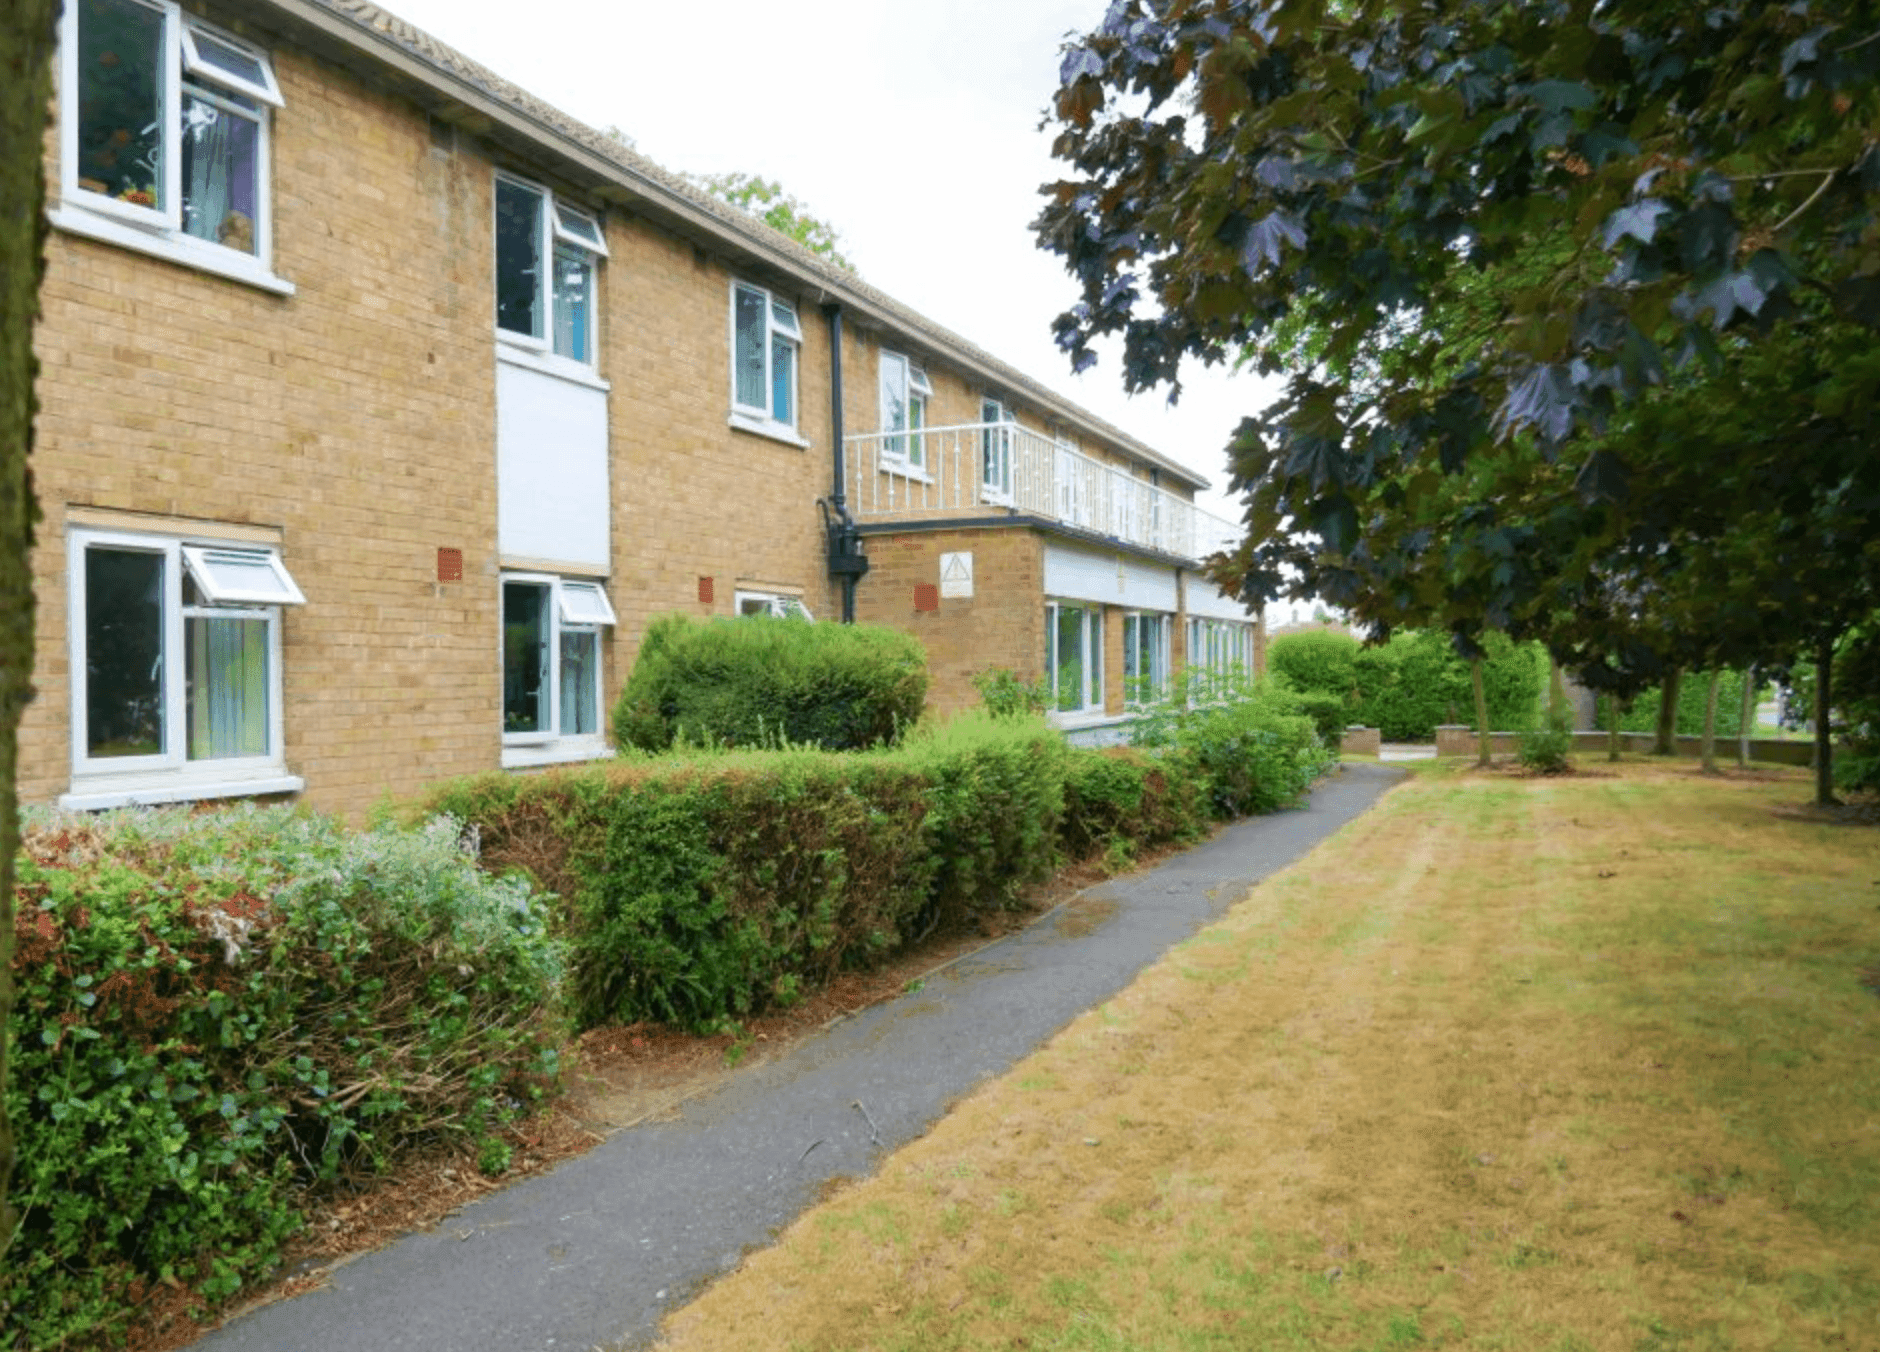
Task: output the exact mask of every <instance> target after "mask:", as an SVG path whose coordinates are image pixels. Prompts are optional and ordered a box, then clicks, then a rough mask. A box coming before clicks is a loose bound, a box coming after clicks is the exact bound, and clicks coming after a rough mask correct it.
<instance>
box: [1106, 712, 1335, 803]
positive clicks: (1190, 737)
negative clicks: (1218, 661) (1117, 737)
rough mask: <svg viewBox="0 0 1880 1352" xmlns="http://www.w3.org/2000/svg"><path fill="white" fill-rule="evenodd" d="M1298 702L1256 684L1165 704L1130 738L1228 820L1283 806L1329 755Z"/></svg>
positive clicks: (1139, 724) (1133, 730) (1135, 727)
mask: <svg viewBox="0 0 1880 1352" xmlns="http://www.w3.org/2000/svg"><path fill="white" fill-rule="evenodd" d="M1299 703H1300V701H1299V700H1298V698H1297V696H1295V695H1294V694H1293V693H1292V692H1290V691H1287V690H1286V689H1284V687H1281V686H1277V685H1262V686H1256V687H1254V688H1252V689H1251V690H1246V691H1242V692H1240V693H1239V694H1238V695H1237V696H1236V697H1234V698H1232V699H1228V700H1225V701H1223V702H1221V703H1218V704H1204V705H1198V706H1195V707H1185V706H1183V705H1181V704H1179V703H1171V704H1169V705H1165V706H1163V707H1161V708H1159V709H1157V710H1155V711H1154V712H1153V713H1151V714H1150V715H1148V716H1146V717H1143V718H1140V719H1138V720H1137V721H1136V722H1135V724H1134V725H1133V726H1132V728H1131V735H1132V738H1133V740H1134V741H1135V744H1136V745H1137V746H1140V747H1144V748H1147V749H1150V750H1153V751H1154V752H1156V753H1157V754H1158V755H1159V756H1160V757H1161V759H1162V762H1163V764H1164V765H1165V766H1166V767H1167V768H1168V770H1169V771H1170V773H1172V774H1175V775H1177V776H1180V777H1182V778H1185V779H1188V780H1190V781H1191V782H1192V783H1193V784H1194V786H1195V789H1196V791H1197V792H1198V793H1199V794H1200V795H1201V801H1202V802H1203V804H1205V807H1206V810H1207V812H1208V814H1209V815H1210V816H1212V817H1213V818H1215V819H1216V820H1218V821H1229V820H1232V819H1233V818H1235V817H1244V816H1250V815H1252V814H1255V813H1261V812H1275V811H1277V810H1279V809H1280V808H1282V807H1286V806H1288V805H1290V804H1291V803H1293V802H1295V801H1296V800H1297V799H1298V797H1299V795H1300V794H1302V793H1304V792H1305V791H1306V789H1307V788H1308V787H1310V785H1311V783H1312V781H1313V780H1314V779H1315V778H1317V777H1318V775H1319V774H1320V773H1321V772H1322V771H1323V770H1324V769H1325V767H1326V766H1328V765H1329V764H1330V763H1331V762H1332V760H1333V759H1334V756H1333V754H1332V752H1331V751H1330V749H1329V748H1328V747H1327V746H1326V745H1325V742H1324V741H1323V740H1322V738H1321V737H1320V735H1319V732H1318V729H1317V728H1316V727H1314V725H1313V721H1312V719H1311V718H1309V717H1307V716H1305V715H1304V714H1302V713H1298V712H1295V710H1296V709H1297V707H1298V705H1299Z"/></svg>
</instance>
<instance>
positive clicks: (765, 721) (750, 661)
mask: <svg viewBox="0 0 1880 1352" xmlns="http://www.w3.org/2000/svg"><path fill="white" fill-rule="evenodd" d="M926 699H927V657H926V653H925V651H924V650H923V649H922V648H921V646H920V643H919V641H918V640H917V639H914V638H912V637H910V636H909V635H907V634H903V633H900V632H898V631H896V630H892V629H886V628H882V627H879V626H875V625H860V624H812V623H809V622H807V621H804V620H800V619H768V618H742V619H735V620H734V619H713V620H703V621H701V620H695V619H692V618H690V617H687V616H684V615H667V616H663V617H662V618H660V619H657V620H655V621H654V622H653V623H652V624H651V625H650V626H648V628H647V631H646V637H645V638H644V639H643V640H642V641H641V644H640V654H639V657H638V659H637V660H636V661H635V662H634V664H633V671H632V674H631V675H630V676H629V677H628V679H627V683H626V688H625V689H624V690H622V691H621V693H620V698H619V700H618V701H617V702H616V704H615V706H614V735H615V737H617V738H618V739H619V740H620V741H621V742H623V743H625V744H626V745H629V746H635V747H639V748H640V749H642V750H646V751H665V750H668V749H669V748H671V747H672V746H673V745H674V744H675V743H682V744H683V743H692V744H702V745H707V746H726V747H763V746H772V747H775V746H785V745H799V746H817V747H823V748H826V749H832V750H835V749H848V748H861V747H871V746H883V745H887V744H889V743H892V742H894V741H896V740H897V739H898V738H899V737H900V735H901V733H902V731H903V730H904V729H906V728H911V727H912V726H913V725H914V724H915V723H916V722H917V721H919V719H920V713H921V709H922V707H923V706H924V704H925V703H926Z"/></svg>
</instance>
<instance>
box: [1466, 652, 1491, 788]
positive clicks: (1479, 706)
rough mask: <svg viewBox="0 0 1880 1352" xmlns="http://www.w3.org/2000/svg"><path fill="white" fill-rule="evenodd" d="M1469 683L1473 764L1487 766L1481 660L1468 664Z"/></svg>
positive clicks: (1486, 732)
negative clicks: (1472, 692)
mask: <svg viewBox="0 0 1880 1352" xmlns="http://www.w3.org/2000/svg"><path fill="white" fill-rule="evenodd" d="M1469 683H1470V684H1471V685H1473V686H1474V687H1475V733H1476V738H1475V745H1476V753H1475V763H1476V764H1477V765H1487V764H1488V762H1489V754H1488V745H1489V743H1488V691H1487V688H1486V687H1485V686H1484V685H1483V684H1482V659H1481V658H1479V657H1478V658H1476V659H1475V660H1474V661H1473V662H1471V663H1469Z"/></svg>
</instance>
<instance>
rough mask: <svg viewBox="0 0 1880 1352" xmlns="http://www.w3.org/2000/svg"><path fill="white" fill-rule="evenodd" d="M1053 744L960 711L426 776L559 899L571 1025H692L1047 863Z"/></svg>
mask: <svg viewBox="0 0 1880 1352" xmlns="http://www.w3.org/2000/svg"><path fill="white" fill-rule="evenodd" d="M1064 756H1065V748H1064V746H1063V743H1062V741H1061V739H1059V738H1058V737H1057V735H1056V734H1055V733H1051V732H1049V731H1048V730H1046V729H1045V728H1044V726H1043V725H1042V724H1041V723H1032V724H1028V723H1024V722H1016V721H1009V720H1008V721H995V720H992V719H989V718H984V717H981V718H963V719H959V720H956V721H955V722H954V723H952V724H949V725H948V726H946V727H945V728H942V729H938V730H934V731H928V732H923V733H922V734H921V735H919V736H917V737H915V738H912V739H910V740H909V742H908V743H907V744H906V745H905V746H903V747H899V748H895V749H892V750H883V751H876V752H872V753H865V754H860V755H855V754H848V755H840V754H834V753H828V752H818V751H811V750H803V749H797V750H791V751H783V752H763V753H755V752H751V753H734V754H726V755H693V756H690V757H684V758H670V759H665V760H654V761H643V762H638V763H629V764H625V765H621V766H616V767H606V768H584V769H580V770H570V771H564V772H560V773H555V774H549V775H543V776H531V777H515V776H502V775H488V776H480V777H478V778H475V779H469V780H462V781H458V782H457V783H454V784H449V785H445V786H443V787H442V788H441V789H439V790H438V791H437V792H436V793H435V794H434V795H432V796H431V798H430V799H429V800H428V802H427V805H426V809H425V810H426V811H444V812H448V813H451V814H453V815H456V816H459V817H461V818H463V819H464V820H466V821H470V822H473V823H475V824H476V825H477V827H478V829H479V831H480V833H481V838H482V843H483V857H484V860H485V862H486V863H487V864H489V865H490V866H493V867H499V868H500V867H516V868H520V869H523V870H526V871H527V872H528V874H529V875H530V876H531V877H532V878H534V879H535V880H536V881H537V882H539V883H540V884H541V885H542V886H543V887H545V888H548V889H550V890H551V891H553V892H555V893H556V894H558V895H559V896H560V897H561V898H562V923H563V925H564V926H565V929H566V932H567V934H568V937H569V939H570V941H571V952H572V959H571V963H572V978H571V989H572V994H573V996H574V1009H575V1014H576V1017H577V1018H578V1020H579V1021H580V1022H581V1023H583V1024H586V1025H593V1024H598V1023H603V1022H608V1021H612V1020H623V1021H632V1020H635V1019H649V1018H650V1019H661V1020H666V1021H670V1022H673V1023H677V1024H680V1025H682V1026H685V1027H688V1028H709V1027H714V1026H718V1025H720V1024H721V1023H722V1022H723V1021H725V1020H729V1019H736V1018H739V1017H742V1016H743V1015H745V1014H749V1013H752V1012H755V1011H757V1010H760V1009H762V1008H764V1007H765V1006H766V1005H769V1004H771V1003H773V1002H776V1001H784V1002H788V1001H789V1000H791V999H794V998H795V997H796V995H797V994H798V993H800V992H802V991H804V990H806V989H808V988H811V987H813V986H816V985H819V984H821V983H822V982H824V981H826V980H827V979H828V978H829V977H830V976H831V975H833V974H834V973H835V972H836V971H837V970H838V969H840V968H841V967H843V966H844V965H848V964H855V965H860V964H866V963H868V962H870V961H874V960H876V959H878V958H879V957H881V956H882V955H884V954H886V953H888V952H890V951H892V950H893V949H895V948H897V947H899V946H901V945H902V944H904V943H906V942H908V941H910V940H912V939H915V938H918V937H920V936H922V935H923V934H925V933H926V932H928V931H930V930H932V929H934V928H936V927H937V926H940V925H943V924H950V925H959V924H962V923H965V922H967V921H968V920H970V919H972V918H974V917H975V916H977V915H978V914H979V913H981V912H984V911H988V910H996V909H1000V908H1002V907H1004V906H1007V905H1009V904H1010V902H1011V901H1012V899H1013V898H1014V897H1015V896H1016V894H1017V890H1018V889H1019V888H1020V887H1021V886H1023V885H1024V884H1025V883H1028V882H1031V881H1034V880H1036V879H1038V878H1041V877H1043V876H1045V875H1046V874H1047V873H1048V872H1049V870H1050V869H1051V867H1052V864H1053V861H1054V846H1055V840H1056V830H1057V823H1058V818H1059V815H1060V813H1061V811H1062V808H1063V784H1064V773H1063V761H1064Z"/></svg>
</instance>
